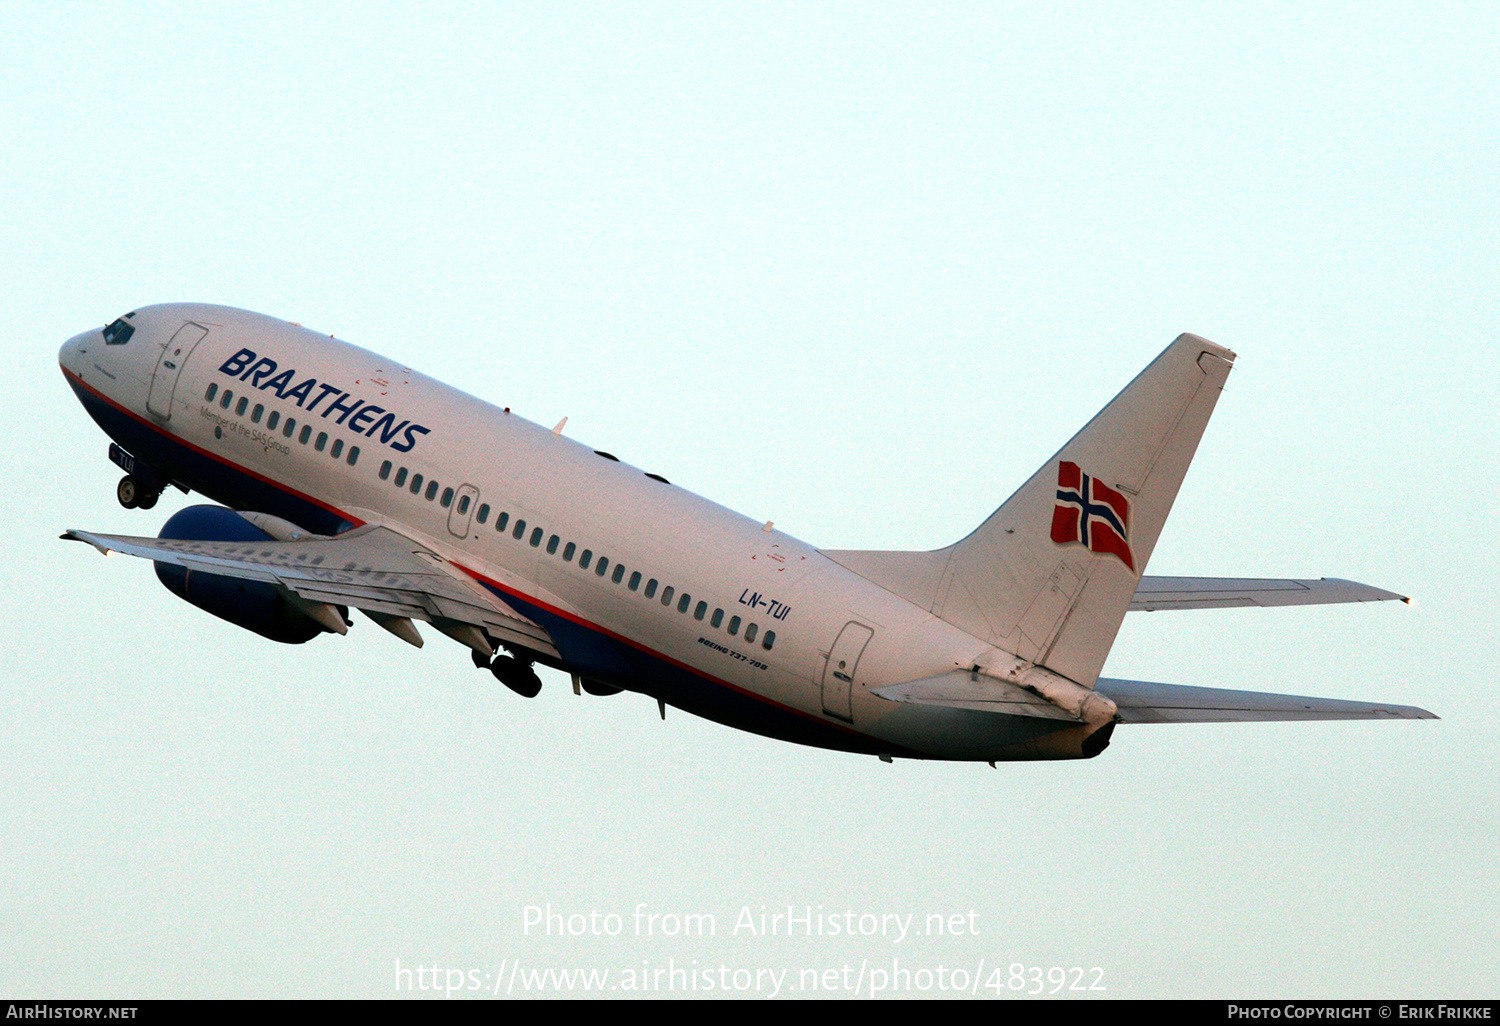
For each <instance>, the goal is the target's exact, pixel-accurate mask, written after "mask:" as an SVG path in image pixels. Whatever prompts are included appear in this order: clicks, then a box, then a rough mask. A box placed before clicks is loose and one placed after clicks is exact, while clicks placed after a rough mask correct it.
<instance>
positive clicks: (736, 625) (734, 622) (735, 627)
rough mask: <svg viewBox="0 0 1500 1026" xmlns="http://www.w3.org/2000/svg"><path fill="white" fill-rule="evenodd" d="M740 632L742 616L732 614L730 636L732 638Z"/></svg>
mask: <svg viewBox="0 0 1500 1026" xmlns="http://www.w3.org/2000/svg"><path fill="white" fill-rule="evenodd" d="M739 632H740V618H739V617H737V616H731V617H730V618H729V636H730V637H731V638H732V637H734V636H735V635H736V634H738V633H739Z"/></svg>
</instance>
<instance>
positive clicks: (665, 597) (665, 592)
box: [661, 584, 677, 606]
mask: <svg viewBox="0 0 1500 1026" xmlns="http://www.w3.org/2000/svg"><path fill="white" fill-rule="evenodd" d="M676 593H677V592H676V590H675V589H674V588H673V587H672V586H671V585H670V584H669V585H667V586H666V587H665V588H663V589H662V590H661V604H662V605H664V606H670V605H671V604H672V596H673V595H675V594H676Z"/></svg>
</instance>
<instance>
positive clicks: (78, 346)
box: [57, 328, 104, 370]
mask: <svg viewBox="0 0 1500 1026" xmlns="http://www.w3.org/2000/svg"><path fill="white" fill-rule="evenodd" d="M103 342H104V339H103V337H102V336H101V335H100V334H99V329H98V328H95V329H94V330H93V331H84V332H80V333H79V334H77V335H74V336H73V337H72V338H70V339H68V340H67V341H66V342H64V343H63V344H62V348H61V349H59V350H58V351H57V362H58V364H59V365H60V366H61V367H62V368H63V369H64V370H76V369H77V367H78V363H79V361H80V360H81V359H82V358H83V355H84V354H85V353H86V352H88V348H89V344H90V343H98V344H101V345H102V344H103Z"/></svg>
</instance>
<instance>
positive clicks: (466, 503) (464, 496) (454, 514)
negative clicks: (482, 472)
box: [448, 484, 479, 538]
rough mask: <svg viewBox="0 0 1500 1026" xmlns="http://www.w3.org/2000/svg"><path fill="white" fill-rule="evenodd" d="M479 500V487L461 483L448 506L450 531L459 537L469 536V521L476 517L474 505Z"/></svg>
mask: <svg viewBox="0 0 1500 1026" xmlns="http://www.w3.org/2000/svg"><path fill="white" fill-rule="evenodd" d="M478 501H479V489H478V488H475V487H474V486H473V485H471V484H466V485H460V486H459V489H458V494H457V495H455V496H454V497H453V505H452V506H449V507H448V533H449V534H452V535H456V536H457V537H459V538H467V537H468V536H469V521H470V520H472V519H473V517H474V507H475V505H476V504H477V503H478Z"/></svg>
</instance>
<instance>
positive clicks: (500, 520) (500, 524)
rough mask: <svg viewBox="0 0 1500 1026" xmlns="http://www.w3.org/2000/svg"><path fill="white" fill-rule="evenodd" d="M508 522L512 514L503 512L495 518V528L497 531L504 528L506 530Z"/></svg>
mask: <svg viewBox="0 0 1500 1026" xmlns="http://www.w3.org/2000/svg"><path fill="white" fill-rule="evenodd" d="M508 523H510V514H509V513H501V514H500V515H499V516H498V517H496V518H495V530H497V531H503V530H505V525H506V524H508Z"/></svg>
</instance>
